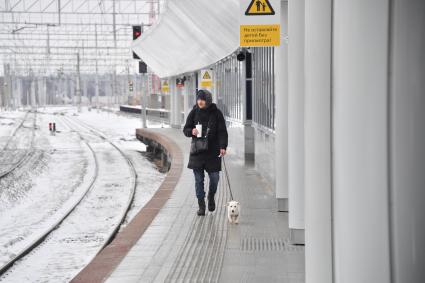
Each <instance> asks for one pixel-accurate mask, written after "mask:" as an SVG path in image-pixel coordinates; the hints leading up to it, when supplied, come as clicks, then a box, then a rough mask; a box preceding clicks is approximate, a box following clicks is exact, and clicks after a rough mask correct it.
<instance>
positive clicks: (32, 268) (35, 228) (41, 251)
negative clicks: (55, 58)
mask: <svg viewBox="0 0 425 283" xmlns="http://www.w3.org/2000/svg"><path fill="white" fill-rule="evenodd" d="M75 110H76V109H75V108H71V107H63V108H58V107H54V108H46V109H44V110H40V111H41V112H42V113H41V115H38V121H37V124H38V125H39V129H38V130H37V134H36V141H35V150H37V151H39V152H41V153H42V157H40V160H39V161H38V163H39V164H38V165H37V166H35V167H30V168H27V170H25V173H22V174H21V176H16V179H15V180H14V182H12V183H10V184H12V185H9V186H8V188H4V189H6V191H10V189H11V187H12V186H13V187H14V189H13V191H15V192H17V194H18V195H19V198H16V199H15V201H11V200H13V198H8V200H7V201H4V202H3V205H0V210H1V209H2V208H6V207H7V209H3V211H0V215H1V216H0V225H1V227H2V230H1V232H0V247H1V248H0V263H1V261H2V260H3V261H6V260H7V259H8V258H10V257H13V256H14V254H15V253H17V252H18V251H19V250H20V249H21V248H22V247H23V246H25V245H26V244H28V243H29V242H31V241H32V240H33V239H35V238H36V237H37V236H38V235H40V234H41V233H42V232H43V231H45V229H46V228H47V227H48V226H49V225H51V224H52V223H55V221H58V219H59V218H60V217H61V215H63V214H64V212H65V211H67V210H68V209H69V208H70V207H71V206H72V205H73V204H75V203H76V201H77V200H78V199H79V198H81V196H82V195H84V194H85V193H86V192H87V189H88V186H89V184H90V182H91V181H92V180H93V178H95V174H96V172H95V171H96V166H95V160H94V158H93V156H92V153H91V152H90V149H89V148H88V146H87V145H86V144H85V143H84V142H83V141H82V139H80V137H79V136H78V134H77V133H76V132H77V131H78V132H84V133H83V135H84V137H85V139H87V140H88V141H89V144H90V145H91V147H92V148H93V150H94V151H96V155H97V158H98V163H99V168H98V171H99V175H103V176H104V177H102V178H99V177H98V178H99V180H96V182H95V186H94V187H93V188H91V189H90V191H89V192H88V193H87V196H84V198H83V200H82V202H81V204H79V205H78V206H77V208H76V209H75V211H73V212H72V213H71V214H70V215H69V216H68V217H67V218H66V219H65V221H64V222H63V223H62V224H61V225H60V226H59V227H58V229H57V230H56V231H54V232H53V233H52V234H51V235H50V236H49V237H48V238H47V239H46V240H45V241H44V242H43V243H42V244H41V245H40V246H39V247H38V248H37V249H36V250H34V251H33V252H31V253H30V254H29V255H28V256H26V257H25V258H23V259H22V260H20V261H18V262H17V263H16V264H15V266H14V267H13V268H11V269H10V270H9V271H8V272H7V273H6V274H5V276H4V277H2V278H0V281H3V280H6V281H16V280H18V281H20V282H22V280H23V281H28V280H29V279H30V281H31V280H41V281H43V282H61V281H67V280H69V279H70V278H72V276H73V275H75V274H76V273H77V272H78V271H79V270H80V269H81V268H83V267H84V265H85V264H87V263H88V262H89V261H90V259H91V258H92V257H93V256H94V255H95V254H96V253H97V252H98V250H99V248H101V247H102V246H103V244H104V240H105V239H106V238H107V235H108V233H110V232H111V229H113V226H114V225H116V224H117V221H118V220H119V219H118V218H119V217H118V218H117V215H119V214H120V213H119V212H118V211H121V212H122V210H123V209H124V208H125V203H126V201H127V202H128V199H126V198H128V193H129V190H128V188H129V187H130V186H129V183H130V182H131V176H130V175H128V168H126V167H125V166H124V165H123V164H124V163H125V162H126V161H125V160H124V159H125V158H123V156H119V154H118V152H117V151H116V150H115V151H114V149H113V148H112V147H111V146H110V145H107V143H105V141H104V140H99V138H98V137H97V138H96V137H94V136H93V133H88V132H87V131H84V130H82V129H76V127H75V125H74V127H73V128H74V129H71V127H70V125H67V123H66V121H64V119H74V120H75V121H76V122H78V121H83V122H84V123H86V124H88V125H91V126H93V127H94V128H96V130H98V131H100V132H102V133H104V134H105V136H106V137H107V138H108V139H109V140H111V141H112V142H113V143H114V144H115V145H117V146H118V147H119V148H121V149H122V150H123V151H124V153H125V155H126V156H127V157H128V158H129V159H130V160H131V162H132V163H133V165H134V167H135V170H136V172H137V174H138V180H137V186H136V191H135V197H134V201H133V207H132V209H131V210H130V211H129V212H128V215H127V221H128V220H129V219H130V218H131V217H132V216H134V215H135V214H136V213H137V211H138V210H139V209H140V208H141V207H143V205H144V204H145V203H146V202H147V201H148V200H149V199H150V198H151V197H152V195H153V194H154V193H155V191H156V189H157V188H158V187H159V185H160V184H161V182H162V180H163V178H164V174H162V173H160V172H159V171H158V170H156V168H155V167H154V165H153V164H152V163H150V162H149V161H148V160H147V159H146V158H144V157H143V155H142V153H143V152H144V151H145V146H144V145H143V144H141V143H140V142H139V141H137V140H136V139H135V137H134V131H135V128H137V127H139V126H140V119H137V118H133V117H125V116H118V115H116V114H114V113H107V112H100V113H97V111H95V110H93V111H91V112H88V111H87V110H86V109H83V112H82V113H79V114H76V111H75ZM59 112H60V113H59ZM20 114H22V113H20ZM18 116H19V115H18ZM66 117H68V118H66ZM16 119H18V118H16ZM49 122H56V126H57V130H58V133H57V134H56V135H55V136H51V135H50V134H49V131H48V127H47V125H48V123H49ZM13 124H15V123H13ZM11 128H13V125H12V124H11ZM3 133H4V132H3ZM9 133H10V131H9ZM80 134H81V133H80ZM120 164H121V165H120ZM102 172H103V173H102ZM126 172H127V173H126ZM106 176H107V177H106ZM96 183H97V184H96ZM121 189H122V190H123V191H120V190H121ZM0 202H1V199H0ZM117 204H119V205H118V206H117ZM102 221H104V222H102ZM107 223H109V224H107Z"/></svg>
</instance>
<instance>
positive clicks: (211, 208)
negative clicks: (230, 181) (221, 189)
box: [208, 194, 215, 211]
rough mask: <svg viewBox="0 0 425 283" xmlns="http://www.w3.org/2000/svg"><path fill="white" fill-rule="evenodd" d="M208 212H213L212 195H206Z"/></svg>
mask: <svg viewBox="0 0 425 283" xmlns="http://www.w3.org/2000/svg"><path fill="white" fill-rule="evenodd" d="M208 210H209V211H214V210H215V200H214V194H208Z"/></svg>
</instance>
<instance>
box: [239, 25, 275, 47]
mask: <svg viewBox="0 0 425 283" xmlns="http://www.w3.org/2000/svg"><path fill="white" fill-rule="evenodd" d="M279 44H280V25H252V26H251V25H250V26H240V46H246V47H250V46H252V47H254V46H279Z"/></svg>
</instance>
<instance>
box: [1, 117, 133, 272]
mask: <svg viewBox="0 0 425 283" xmlns="http://www.w3.org/2000/svg"><path fill="white" fill-rule="evenodd" d="M62 119H63V121H64V123H65V124H67V125H68V127H69V128H70V129H71V130H73V131H74V132H76V133H77V134H78V135H79V137H80V139H81V140H82V141H83V142H84V143H85V144H86V145H87V147H88V148H89V149H90V151H91V153H92V156H93V158H94V161H95V166H96V168H95V175H94V176H93V178H92V180H91V182H90V184H89V186H88V188H87V190H86V191H85V192H84V194H83V195H82V196H81V197H80V198H79V199H78V200H77V201H76V202H75V203H74V204H73V205H72V206H71V207H70V209H69V210H68V211H66V213H64V214H63V216H62V217H61V218H60V219H59V220H58V221H56V222H55V223H54V224H53V225H51V226H49V228H48V229H46V230H45V231H44V233H43V234H42V235H41V236H40V237H38V238H37V239H35V240H33V241H31V242H30V243H28V245H26V246H25V248H24V249H22V250H21V251H20V252H19V253H17V254H16V255H15V256H14V257H13V258H11V259H10V260H9V261H8V262H7V263H6V264H3V265H2V266H1V267H0V279H1V276H2V275H4V274H5V273H6V272H7V271H8V270H10V269H11V267H12V266H13V265H14V264H15V263H17V261H18V260H20V259H22V258H24V257H25V256H26V255H28V254H29V253H30V252H32V251H33V250H35V249H36V248H37V247H39V246H41V245H42V244H43V242H44V241H45V240H46V238H47V237H48V236H49V235H50V234H51V233H52V232H53V231H55V230H58V231H59V230H60V226H61V224H62V223H63V222H64V221H65V220H66V219H68V218H69V216H70V215H71V214H72V213H73V212H74V211H75V210H76V209H77V208H78V207H79V206H80V205H81V203H82V202H83V201H84V200H85V199H87V197H88V194H89V192H90V191H91V190H92V189H93V188H94V187H95V184H96V181H97V180H98V179H99V162H100V161H99V160H98V156H97V153H96V151H95V149H93V147H92V146H91V145H90V142H89V139H88V138H87V137H85V134H83V133H82V132H81V131H78V130H76V128H78V127H79V128H80V129H85V131H87V132H90V133H91V134H92V135H94V136H96V137H98V138H100V139H101V140H102V141H104V142H107V143H108V144H110V145H111V146H112V147H113V148H115V149H116V150H117V151H118V152H119V153H120V155H121V156H122V157H123V158H124V159H125V160H126V162H127V164H128V166H129V171H130V172H131V173H130V174H131V189H130V194H129V198H128V200H127V202H126V203H125V205H123V206H124V209H123V210H122V213H121V215H120V216H119V218H118V221H116V223H115V226H114V228H113V229H112V230H111V231H110V232H109V235H108V236H107V237H106V238H105V239H104V240H103V244H102V245H101V246H100V247H99V250H98V252H99V251H100V250H102V249H103V248H104V247H105V246H106V245H107V244H109V243H110V242H111V241H112V240H113V238H114V237H115V235H116V233H117V232H118V231H119V229H120V227H121V225H122V223H123V222H124V220H125V218H126V215H127V212H128V211H129V209H130V208H131V205H132V202H133V199H134V194H135V190H136V185H137V173H136V170H135V168H134V166H133V164H132V163H131V161H130V159H129V158H128V157H127V156H126V155H125V153H124V152H123V151H122V150H121V149H120V148H118V147H117V146H116V145H115V144H113V143H112V142H111V141H109V140H108V139H107V138H106V137H105V136H104V135H103V134H102V133H100V132H98V131H96V130H95V129H93V128H91V127H90V126H88V125H86V124H83V123H81V122H79V121H77V120H75V119H69V118H66V117H63V118H62Z"/></svg>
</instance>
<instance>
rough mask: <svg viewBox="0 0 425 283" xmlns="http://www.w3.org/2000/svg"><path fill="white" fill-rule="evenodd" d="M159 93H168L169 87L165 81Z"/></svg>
mask: <svg viewBox="0 0 425 283" xmlns="http://www.w3.org/2000/svg"><path fill="white" fill-rule="evenodd" d="M161 91H162V92H169V91H170V86H169V85H168V82H167V81H165V82H162V85H161Z"/></svg>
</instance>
